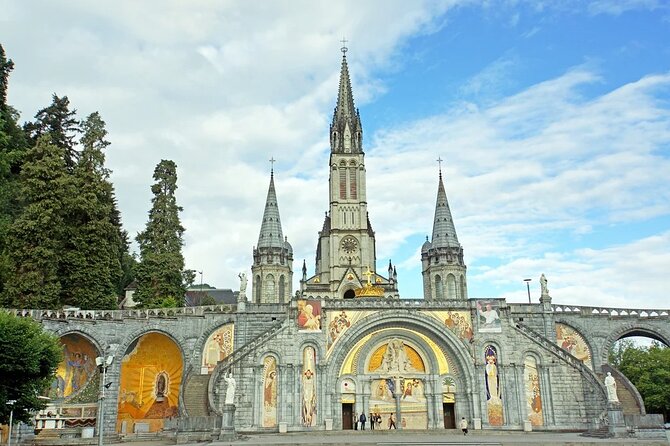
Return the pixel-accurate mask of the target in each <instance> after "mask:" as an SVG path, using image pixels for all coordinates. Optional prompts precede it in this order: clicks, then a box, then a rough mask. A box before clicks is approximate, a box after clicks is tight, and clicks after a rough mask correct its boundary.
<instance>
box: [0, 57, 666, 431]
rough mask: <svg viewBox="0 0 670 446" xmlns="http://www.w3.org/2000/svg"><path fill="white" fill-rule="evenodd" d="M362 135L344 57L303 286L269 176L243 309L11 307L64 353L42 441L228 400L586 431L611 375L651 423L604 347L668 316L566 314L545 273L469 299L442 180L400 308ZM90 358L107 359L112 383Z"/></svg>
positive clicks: (141, 425)
mask: <svg viewBox="0 0 670 446" xmlns="http://www.w3.org/2000/svg"><path fill="white" fill-rule="evenodd" d="M362 132H363V127H362V123H361V118H360V115H359V112H358V110H357V109H356V108H355V106H354V99H353V93H352V89H351V83H350V78H349V71H348V65H347V59H346V55H345V56H343V59H342V67H341V74H340V83H339V91H338V99H337V105H336V108H335V112H334V116H333V121H332V123H331V126H330V148H331V151H330V157H329V162H328V164H327V165H326V166H324V168H328V169H329V172H330V176H329V210H328V212H327V214H326V216H325V219H324V223H323V227H322V228H321V231H320V232H319V233H318V238H317V241H316V254H315V264H314V273H313V274H311V275H310V274H308V270H307V265H306V264H303V265H302V275H301V280H300V288H299V289H298V290H296V291H295V292H294V291H293V290H292V282H293V279H292V276H293V250H292V247H291V245H290V243H289V241H288V239H287V237H285V236H284V234H283V230H282V225H281V218H280V213H279V206H278V197H277V195H278V194H277V190H276V189H275V184H274V172H273V173H272V174H271V176H270V184H269V188H268V195H267V199H266V205H265V212H264V215H263V221H262V222H261V229H260V234H259V238H258V242H257V245H256V246H254V247H253V251H252V252H253V264H252V265H251V276H250V282H251V287H250V288H251V290H250V292H249V293H247V286H246V283H247V282H246V281H247V279H246V275H244V276H242V275H241V276H240V277H241V280H242V285H241V289H240V298H239V300H238V302H237V305H216V306H211V307H193V308H188V307H186V308H177V309H156V310H151V309H128V310H117V311H80V310H63V311H45V310H44V311H43V310H10V311H12V312H14V313H15V314H18V315H21V316H25V317H33V318H35V319H38V320H40V321H41V322H42V324H43V325H44V326H45V327H46V328H47V329H48V330H51V331H53V332H54V333H56V334H57V335H58V336H60V337H61V340H62V342H63V345H64V349H65V361H64V362H63V363H62V364H61V366H60V367H59V369H58V372H57V378H56V380H55V381H54V384H53V386H52V388H51V389H50V396H51V397H52V398H53V399H52V404H51V406H50V408H49V409H48V410H47V411H45V412H44V413H41V414H39V415H38V418H37V425H36V427H37V429H38V431H40V432H42V431H43V432H47V431H49V430H54V429H56V430H57V429H61V430H63V429H65V430H66V429H77V428H81V427H82V426H97V427H98V429H103V431H104V432H105V435H132V434H136V433H142V432H158V431H163V432H165V433H166V434H167V433H175V434H176V435H183V436H186V437H189V436H190V437H191V438H196V437H197V438H205V439H206V438H212V437H216V436H217V435H218V434H219V433H220V431H221V420H222V414H223V413H224V412H226V410H227V409H226V408H228V409H230V407H231V406H233V407H234V415H233V423H234V427H235V430H236V431H238V432H263V431H266V432H281V431H310V430H324V429H335V430H337V429H351V428H352V425H353V422H354V419H355V418H357V417H358V416H360V414H361V413H364V414H366V417H367V418H368V419H369V418H371V415H372V418H375V419H377V417H379V419H381V425H380V427H381V428H383V429H388V428H389V426H390V422H391V420H393V421H394V424H395V426H396V427H397V428H399V429H420V430H423V429H451V428H456V427H457V424H456V423H457V420H460V419H461V418H462V417H464V418H466V419H467V420H468V421H469V422H470V426H471V427H473V428H475V429H509V430H514V429H516V430H520V429H523V428H524V427H526V428H527V427H529V426H530V427H531V428H532V429H534V430H566V429H570V430H589V429H593V428H595V427H597V425H598V424H599V423H600V422H603V421H604V420H605V419H606V418H607V416H608V396H607V389H606V387H605V385H604V373H606V372H608V371H609V372H611V373H612V375H613V376H614V378H615V379H616V380H617V383H618V384H619V386H618V388H619V390H618V392H619V395H620V397H621V399H622V400H624V399H625V400H626V402H625V404H624V405H623V406H624V407H623V414H624V415H627V416H632V417H638V418H640V417H644V416H645V410H644V404H643V403H642V400H641V398H640V396H639V393H637V391H636V389H635V388H634V386H633V385H632V384H631V383H630V382H629V381H628V380H627V379H626V378H625V377H624V376H623V375H621V374H620V373H619V372H618V371H616V369H614V368H612V367H610V366H609V365H608V364H607V353H608V351H609V348H610V347H611V346H612V344H613V343H614V342H615V341H616V340H618V339H620V338H622V337H626V336H629V335H639V334H644V335H647V336H650V337H652V338H655V339H659V340H661V341H662V342H664V343H666V345H667V344H668V343H670V319H669V316H668V314H669V311H668V310H651V309H648V310H622V309H606V308H592V307H579V306H565V305H557V304H553V303H552V298H551V297H550V294H549V290H548V289H547V285H546V281H545V282H543V286H542V293H541V296H540V303H538V304H512V303H507V302H506V301H505V300H501V299H471V298H469V296H468V291H467V290H468V287H467V276H466V271H467V268H466V265H465V263H464V259H463V246H461V244H460V243H459V241H458V237H457V234H456V230H455V225H454V220H453V218H452V213H451V209H450V207H449V203H448V200H447V195H446V191H445V187H444V183H443V180H442V176H441V173H439V175H438V177H437V178H436V180H437V181H436V183H437V184H436V186H437V200H436V206H435V214H434V222H433V230H432V237H431V238H430V239H428V238H427V240H426V242H425V243H424V244H423V246H422V248H421V259H420V261H421V263H422V277H423V289H424V296H423V299H401V298H400V295H399V293H398V274H397V271H396V268H395V266H394V265H392V264H391V263H389V265H388V268H387V269H386V270H385V271H383V272H379V271H377V269H376V266H377V258H376V242H375V232H374V230H373V229H372V225H371V217H370V216H369V215H368V211H367V195H366V181H367V179H366V170H365V153H364V150H363V145H362V141H363V138H362V135H363V133H362ZM417 261H419V259H417ZM596 321H597V323H595V322H596ZM96 357H111V358H112V359H111V361H112V362H111V364H110V365H109V367H108V368H107V369H106V370H105V375H104V380H103V376H101V374H100V370H99V369H98V368H96V365H95V358H96ZM103 389H104V390H103ZM101 391H103V392H105V393H104V395H105V397H104V399H103V400H101V401H102V402H100V401H99V400H98V397H99V394H100V392H101ZM624 394H625V396H626V397H625V398H624ZM100 407H104V414H105V416H104V417H99V416H98V414H99V408H100ZM47 412H50V415H48V414H47ZM228 413H230V411H228Z"/></svg>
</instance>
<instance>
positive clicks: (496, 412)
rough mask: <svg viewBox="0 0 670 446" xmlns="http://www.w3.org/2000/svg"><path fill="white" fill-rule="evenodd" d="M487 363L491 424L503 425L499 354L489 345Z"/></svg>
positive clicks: (487, 396) (486, 351) (486, 352)
mask: <svg viewBox="0 0 670 446" xmlns="http://www.w3.org/2000/svg"><path fill="white" fill-rule="evenodd" d="M484 358H485V359H486V365H485V366H484V368H485V372H486V375H485V376H486V409H487V412H488V417H489V424H490V425H491V426H502V424H503V408H502V395H501V392H500V377H499V375H498V354H497V353H496V349H495V348H494V347H493V346H491V345H489V346H487V347H486V348H485V349H484Z"/></svg>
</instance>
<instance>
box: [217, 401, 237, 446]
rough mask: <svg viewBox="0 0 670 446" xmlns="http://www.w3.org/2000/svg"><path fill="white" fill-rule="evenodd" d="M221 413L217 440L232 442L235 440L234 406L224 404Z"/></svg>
mask: <svg viewBox="0 0 670 446" xmlns="http://www.w3.org/2000/svg"><path fill="white" fill-rule="evenodd" d="M222 412H223V415H222V417H221V431H220V432H219V440H224V441H228V440H233V439H234V438H235V405H234V404H224V405H223V411H222Z"/></svg>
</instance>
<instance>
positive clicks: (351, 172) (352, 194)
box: [349, 166, 358, 200]
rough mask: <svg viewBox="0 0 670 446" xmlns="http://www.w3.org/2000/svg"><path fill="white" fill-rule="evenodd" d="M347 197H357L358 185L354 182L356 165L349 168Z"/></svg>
mask: <svg viewBox="0 0 670 446" xmlns="http://www.w3.org/2000/svg"><path fill="white" fill-rule="evenodd" d="M349 198H351V199H353V200H355V199H357V198H358V185H357V184H356V166H352V167H350V168H349Z"/></svg>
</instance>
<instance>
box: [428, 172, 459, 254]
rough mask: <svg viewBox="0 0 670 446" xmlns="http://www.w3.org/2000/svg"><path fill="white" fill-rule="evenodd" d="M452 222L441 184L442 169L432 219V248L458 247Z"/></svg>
mask: <svg viewBox="0 0 670 446" xmlns="http://www.w3.org/2000/svg"><path fill="white" fill-rule="evenodd" d="M460 246H461V245H460V243H458V236H456V228H455V227H454V220H453V218H452V217H451V209H449V201H447V193H446V192H445V190H444V183H443V182H442V169H440V182H439V184H438V186H437V202H436V203H435V218H434V219H433V239H432V247H433V248H455V247H460Z"/></svg>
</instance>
